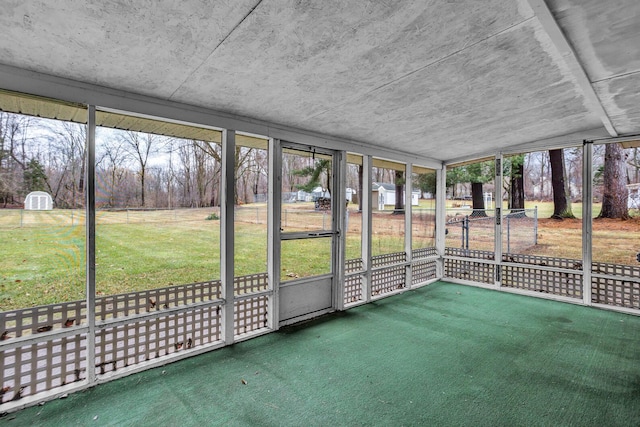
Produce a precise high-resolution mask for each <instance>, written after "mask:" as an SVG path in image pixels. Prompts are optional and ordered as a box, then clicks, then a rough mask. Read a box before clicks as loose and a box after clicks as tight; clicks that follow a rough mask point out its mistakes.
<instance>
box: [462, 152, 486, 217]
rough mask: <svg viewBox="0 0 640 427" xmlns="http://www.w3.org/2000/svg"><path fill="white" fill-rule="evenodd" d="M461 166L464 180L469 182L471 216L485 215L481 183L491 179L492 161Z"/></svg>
mask: <svg viewBox="0 0 640 427" xmlns="http://www.w3.org/2000/svg"><path fill="white" fill-rule="evenodd" d="M462 167H463V168H464V169H463V170H464V173H463V174H462V176H463V177H464V179H465V181H466V182H470V183H471V203H472V208H473V212H472V213H471V216H473V217H486V216H487V213H486V212H485V206H484V190H483V185H484V184H486V183H487V182H490V181H491V180H492V179H493V162H492V161H490V160H488V161H485V162H478V163H471V164H469V165H466V166H462Z"/></svg>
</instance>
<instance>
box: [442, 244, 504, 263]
mask: <svg viewBox="0 0 640 427" xmlns="http://www.w3.org/2000/svg"><path fill="white" fill-rule="evenodd" d="M444 254H445V256H447V255H448V256H457V257H461V258H475V259H486V260H494V259H495V254H494V253H493V251H480V250H476V249H461V248H449V247H447V248H445V250H444Z"/></svg>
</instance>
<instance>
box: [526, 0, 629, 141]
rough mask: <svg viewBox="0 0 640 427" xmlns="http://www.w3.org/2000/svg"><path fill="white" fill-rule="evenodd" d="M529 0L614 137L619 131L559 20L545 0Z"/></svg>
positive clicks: (590, 103)
mask: <svg viewBox="0 0 640 427" xmlns="http://www.w3.org/2000/svg"><path fill="white" fill-rule="evenodd" d="M527 1H528V2H529V6H531V8H532V9H533V13H534V14H535V15H536V18H538V22H540V25H542V28H543V29H544V31H545V32H546V33H547V35H548V36H549V38H550V39H551V42H552V43H553V44H554V45H555V47H556V49H558V52H559V53H560V55H561V56H562V58H563V59H564V61H565V63H566V64H567V66H568V67H569V70H570V71H571V73H572V74H573V76H574V77H575V79H576V82H577V84H578V86H579V87H580V89H581V90H582V93H583V94H584V97H585V99H586V101H587V104H588V106H589V108H590V109H591V111H592V112H593V113H595V114H596V115H597V116H598V117H599V118H600V120H601V121H602V124H603V125H604V127H605V128H606V129H607V132H609V135H611V136H612V137H615V136H618V132H617V131H616V129H615V127H614V126H613V123H612V122H611V119H610V118H609V115H608V114H607V112H606V110H605V109H604V107H603V106H602V102H601V101H600V98H598V95H597V94H596V92H595V90H594V89H593V86H592V85H591V80H590V79H589V76H587V73H586V72H585V70H584V68H583V67H582V64H581V63H580V60H579V59H578V57H577V55H576V53H575V52H574V50H573V48H572V47H571V44H570V43H569V41H568V40H567V38H566V37H565V35H564V33H563V32H562V29H561V28H560V26H559V25H558V22H557V21H556V19H555V18H554V17H553V14H552V13H551V11H550V10H549V7H548V6H547V4H546V3H545V2H544V0H527Z"/></svg>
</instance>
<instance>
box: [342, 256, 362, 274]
mask: <svg viewBox="0 0 640 427" xmlns="http://www.w3.org/2000/svg"><path fill="white" fill-rule="evenodd" d="M344 271H345V272H346V273H356V272H358V271H362V258H354V259H348V260H346V261H345V262H344Z"/></svg>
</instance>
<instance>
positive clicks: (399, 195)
mask: <svg viewBox="0 0 640 427" xmlns="http://www.w3.org/2000/svg"><path fill="white" fill-rule="evenodd" d="M395 175H396V176H395V185H396V204H395V206H394V207H393V215H399V214H403V213H404V197H403V196H404V194H403V193H404V191H403V190H404V183H405V179H404V171H401V170H396V171H395Z"/></svg>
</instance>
